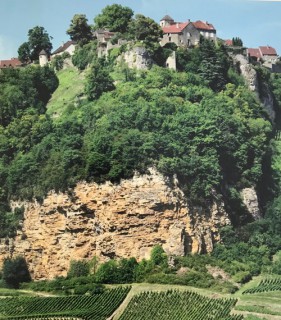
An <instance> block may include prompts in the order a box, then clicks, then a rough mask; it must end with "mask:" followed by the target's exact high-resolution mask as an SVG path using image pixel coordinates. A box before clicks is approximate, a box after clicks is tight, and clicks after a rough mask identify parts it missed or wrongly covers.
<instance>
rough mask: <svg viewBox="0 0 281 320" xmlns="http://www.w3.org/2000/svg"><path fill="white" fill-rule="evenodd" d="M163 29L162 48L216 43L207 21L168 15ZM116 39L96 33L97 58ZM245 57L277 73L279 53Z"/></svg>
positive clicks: (9, 63)
mask: <svg viewBox="0 0 281 320" xmlns="http://www.w3.org/2000/svg"><path fill="white" fill-rule="evenodd" d="M160 26H161V28H162V30H163V37H162V39H161V40H160V44H161V46H165V45H166V44H167V43H175V44H176V45H177V46H178V47H186V48H191V47H194V46H197V45H198V44H199V42H200V37H202V36H203V37H204V38H206V39H209V40H212V41H215V42H216V41H217V40H218V39H217V34H216V28H215V27H214V25H213V24H211V23H209V22H208V21H201V20H197V21H195V22H191V21H190V20H187V21H186V22H175V21H174V19H173V18H172V17H170V16H169V15H165V16H164V17H163V18H162V19H161V20H160ZM114 35H115V33H114V32H110V31H108V30H96V31H94V36H95V38H96V39H97V40H98V56H102V55H107V54H108V51H109V50H110V49H112V48H113V47H116V46H120V45H121V43H120V41H119V42H118V44H116V45H112V44H111V42H110V40H111V39H112V38H113V36H114ZM224 44H225V45H226V46H227V47H233V46H234V44H233V41H232V40H224ZM75 47H76V43H75V42H74V41H67V42H66V43H63V44H62V45H61V46H60V47H59V48H58V49H56V50H55V51H54V52H53V53H52V54H51V56H50V57H48V56H47V54H46V52H45V51H44V50H42V51H41V52H40V55H39V63H40V65H41V66H43V65H45V64H47V63H48V61H49V60H52V59H53V58H54V57H56V56H57V55H61V54H63V53H64V52H67V53H69V54H70V55H71V56H72V55H73V54H74V52H75ZM243 50H244V51H243V53H244V54H245V55H246V56H247V58H248V60H249V62H251V63H261V62H262V63H263V64H264V66H265V67H267V68H269V69H270V70H271V71H274V67H275V64H276V62H277V61H278V54H277V52H276V50H275V49H274V48H273V47H271V46H268V45H267V46H260V47H259V48H244V47H243ZM21 66H23V64H22V63H21V61H20V60H19V59H18V58H12V59H10V60H1V61H0V69H2V68H10V67H12V68H13V67H21Z"/></svg>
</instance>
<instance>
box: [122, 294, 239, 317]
mask: <svg viewBox="0 0 281 320" xmlns="http://www.w3.org/2000/svg"><path fill="white" fill-rule="evenodd" d="M236 302H237V301H236V300H235V299H211V298H207V297H205V296H202V295H199V294H197V293H194V292H188V291H183V292H180V291H176V290H175V291H172V290H169V291H167V292H161V293H159V292H143V293H140V294H139V295H136V296H134V297H133V298H132V299H131V301H130V302H129V304H128V306H127V308H126V309H125V311H124V312H123V314H122V315H121V316H120V318H119V320H154V319H155V320H177V319H188V320H202V319H204V320H241V319H243V316H242V315H230V311H231V310H232V308H233V307H234V305H235V304H236Z"/></svg>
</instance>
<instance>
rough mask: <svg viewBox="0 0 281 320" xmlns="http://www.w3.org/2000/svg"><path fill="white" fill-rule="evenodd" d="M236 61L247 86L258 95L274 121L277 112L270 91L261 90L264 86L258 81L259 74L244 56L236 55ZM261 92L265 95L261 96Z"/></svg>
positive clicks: (267, 89)
mask: <svg viewBox="0 0 281 320" xmlns="http://www.w3.org/2000/svg"><path fill="white" fill-rule="evenodd" d="M233 58H234V61H235V62H236V63H238V65H239V69H240V72H241V74H242V76H243V77H244V79H245V81H246V84H247V85H248V87H249V89H250V90H251V91H253V92H255V93H256V94H257V96H258V97H259V98H260V100H261V102H262V104H263V106H264V109H265V111H266V112H267V113H268V115H269V118H270V119H271V120H272V121H274V120H275V117H276V112H275V109H274V99H273V95H272V93H271V91H270V89H269V88H268V86H267V87H263V88H262V89H261V86H262V84H261V83H259V81H258V76H257V72H256V70H255V69H254V67H253V65H252V64H250V63H249V62H248V60H247V59H246V58H245V56H243V55H242V54H238V55H235V56H234V57H233ZM261 91H262V92H263V94H262V95H261Z"/></svg>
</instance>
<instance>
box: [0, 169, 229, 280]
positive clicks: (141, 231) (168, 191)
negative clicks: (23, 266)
mask: <svg viewBox="0 0 281 320" xmlns="http://www.w3.org/2000/svg"><path fill="white" fill-rule="evenodd" d="M17 205H19V204H13V206H17ZM24 206H25V219H24V222H23V225H22V229H21V231H19V232H18V235H17V237H16V238H15V239H14V240H9V241H8V240H7V241H5V240H2V241H1V244H0V258H1V259H2V260H3V259H4V258H5V257H7V256H16V255H23V256H25V258H26V260H27V262H28V265H29V269H30V272H31V275H32V277H33V278H34V279H44V278H54V277H56V276H59V275H66V273H67V270H68V267H69V262H70V260H72V259H90V258H91V257H93V256H95V255H96V256H99V257H100V260H101V261H105V260H107V259H109V258H120V257H132V256H134V257H136V258H137V259H142V258H148V257H149V255H150V251H151V248H152V247H153V246H154V245H156V244H161V245H162V246H163V248H164V249H165V250H166V252H167V253H169V254H175V255H183V254H185V253H186V252H194V253H195V252H201V251H207V252H210V251H211V250H212V248H213V243H214V242H215V241H218V240H219V234H218V229H219V227H221V226H224V225H227V224H229V223H230V221H229V219H228V216H227V214H226V212H225V210H224V207H223V204H222V203H213V204H212V205H210V208H209V210H203V209H202V208H192V209H190V208H189V206H188V201H187V199H186V198H185V196H184V194H183V192H182V191H181V190H180V188H179V187H178V186H177V183H176V179H172V181H171V180H169V179H167V178H165V177H163V176H162V175H161V174H159V173H158V172H156V171H155V170H153V169H151V170H150V174H147V175H137V174H136V175H135V176H134V177H133V178H132V179H130V180H123V181H121V183H120V184H118V185H114V184H111V183H105V184H100V185H99V184H95V183H90V184H87V183H82V182H81V183H79V184H78V185H77V186H76V187H75V189H74V190H72V191H71V192H68V193H60V194H56V193H54V192H52V193H50V194H49V195H48V196H47V197H46V199H45V200H44V201H43V203H42V204H39V203H36V202H30V203H25V204H24Z"/></svg>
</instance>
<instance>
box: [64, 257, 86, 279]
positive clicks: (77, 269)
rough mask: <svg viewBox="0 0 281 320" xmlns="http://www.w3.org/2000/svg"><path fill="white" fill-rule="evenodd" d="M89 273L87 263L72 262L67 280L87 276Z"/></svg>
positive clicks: (80, 261)
mask: <svg viewBox="0 0 281 320" xmlns="http://www.w3.org/2000/svg"><path fill="white" fill-rule="evenodd" d="M89 272H90V267H89V263H88V262H87V261H82V260H77V261H76V260H72V261H71V262H70V266H69V270H68V272H67V278H75V277H83V276H87V275H88V274H89Z"/></svg>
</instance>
